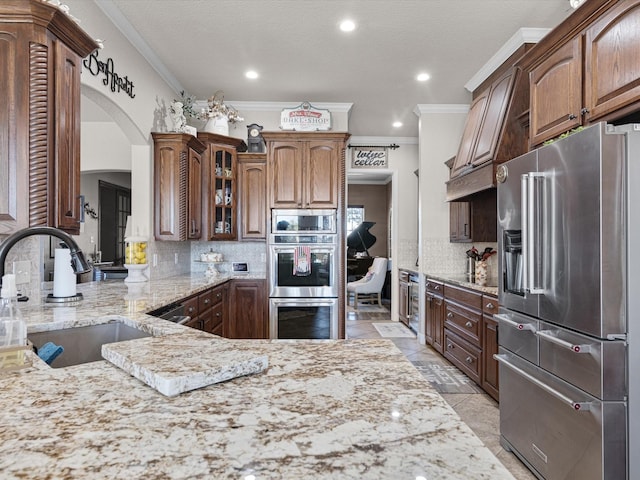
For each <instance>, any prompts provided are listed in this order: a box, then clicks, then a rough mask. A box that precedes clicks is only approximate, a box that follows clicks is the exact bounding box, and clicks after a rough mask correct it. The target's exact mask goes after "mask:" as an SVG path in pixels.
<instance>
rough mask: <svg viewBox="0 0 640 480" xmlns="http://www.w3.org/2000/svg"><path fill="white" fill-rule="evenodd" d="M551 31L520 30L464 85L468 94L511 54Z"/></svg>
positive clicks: (538, 29) (535, 41)
mask: <svg viewBox="0 0 640 480" xmlns="http://www.w3.org/2000/svg"><path fill="white" fill-rule="evenodd" d="M550 31H551V29H550V28H521V29H519V30H518V31H517V32H516V33H514V34H513V36H512V37H511V38H510V39H509V40H507V41H506V43H505V44H504V45H503V46H502V47H500V49H499V50H498V51H497V52H496V53H495V54H494V55H493V57H491V58H490V59H489V61H488V62H487V63H485V64H484V65H483V66H482V68H481V69H480V70H478V73H476V74H475V75H474V76H473V77H471V79H470V80H469V81H468V82H467V83H466V84H465V86H464V88H466V89H467V90H468V91H469V92H473V91H474V90H475V89H476V88H478V86H479V85H480V84H481V83H482V82H484V81H485V80H486V79H487V78H488V77H489V75H491V74H492V73H493V72H495V71H496V69H497V68H498V67H499V66H500V65H502V64H503V63H504V61H505V60H506V59H508V58H509V57H510V56H511V55H513V53H514V52H515V51H516V50H517V49H518V48H520V47H521V46H522V45H523V44H525V43H538V42H539V41H540V40H541V39H542V37H544V36H545V35H546V34H547V33H549V32H550Z"/></svg>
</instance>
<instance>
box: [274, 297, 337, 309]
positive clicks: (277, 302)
mask: <svg viewBox="0 0 640 480" xmlns="http://www.w3.org/2000/svg"><path fill="white" fill-rule="evenodd" d="M271 303H272V304H273V305H274V306H285V307H287V306H292V307H295V306H298V305H311V306H314V305H317V306H332V305H335V304H336V303H337V299H336V298H333V297H332V298H322V297H319V298H271Z"/></svg>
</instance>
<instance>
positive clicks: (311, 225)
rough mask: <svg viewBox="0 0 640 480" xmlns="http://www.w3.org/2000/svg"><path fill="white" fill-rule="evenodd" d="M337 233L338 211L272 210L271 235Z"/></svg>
mask: <svg viewBox="0 0 640 480" xmlns="http://www.w3.org/2000/svg"><path fill="white" fill-rule="evenodd" d="M292 232H315V233H332V234H333V233H336V210H309V209H306V210H278V209H275V210H272V211H271V233H272V234H275V233H292Z"/></svg>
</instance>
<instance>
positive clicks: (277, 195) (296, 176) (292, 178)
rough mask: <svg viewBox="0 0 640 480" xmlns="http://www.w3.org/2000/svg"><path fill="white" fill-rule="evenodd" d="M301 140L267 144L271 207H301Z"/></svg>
mask: <svg viewBox="0 0 640 480" xmlns="http://www.w3.org/2000/svg"><path fill="white" fill-rule="evenodd" d="M302 149H303V143H302V142H284V141H277V142H272V143H271V144H270V146H269V186H270V202H269V204H270V206H271V208H300V207H302V170H303V168H302V162H303V153H302Z"/></svg>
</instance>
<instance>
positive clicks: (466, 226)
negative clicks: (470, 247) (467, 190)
mask: <svg viewBox="0 0 640 480" xmlns="http://www.w3.org/2000/svg"><path fill="white" fill-rule="evenodd" d="M496 205H497V192H496V189H495V188H493V189H490V190H484V191H482V192H479V193H476V194H475V195H473V198H471V199H470V201H468V202H449V241H450V242H452V243H470V242H495V241H497V234H498V233H497V232H498V224H497V207H496Z"/></svg>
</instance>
